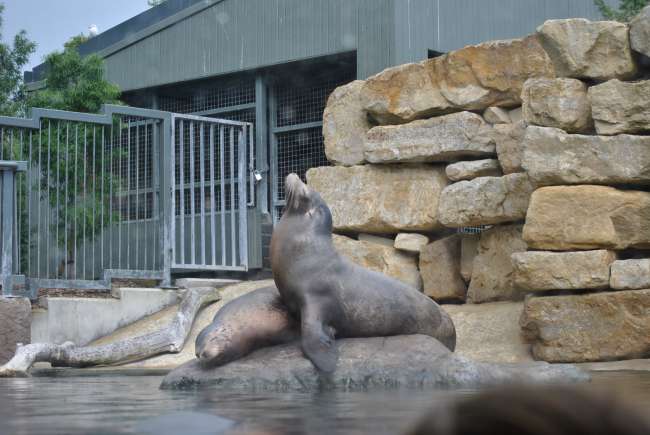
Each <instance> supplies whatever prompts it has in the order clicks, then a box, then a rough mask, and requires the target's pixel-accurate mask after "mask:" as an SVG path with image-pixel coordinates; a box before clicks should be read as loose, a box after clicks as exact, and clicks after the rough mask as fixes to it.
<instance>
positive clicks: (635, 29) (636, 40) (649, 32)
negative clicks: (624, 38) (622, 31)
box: [630, 6, 650, 57]
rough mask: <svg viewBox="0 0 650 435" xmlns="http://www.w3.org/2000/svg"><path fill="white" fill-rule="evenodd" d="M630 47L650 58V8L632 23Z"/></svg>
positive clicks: (647, 7) (646, 8)
mask: <svg viewBox="0 0 650 435" xmlns="http://www.w3.org/2000/svg"><path fill="white" fill-rule="evenodd" d="M630 46H631V47H632V50H634V51H636V52H637V53H641V54H643V55H645V56H649V57H650V6H646V7H645V8H643V10H642V11H641V13H639V15H637V16H636V17H634V18H633V19H632V20H631V21H630Z"/></svg>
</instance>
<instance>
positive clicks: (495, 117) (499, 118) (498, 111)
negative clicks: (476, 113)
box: [483, 107, 512, 124]
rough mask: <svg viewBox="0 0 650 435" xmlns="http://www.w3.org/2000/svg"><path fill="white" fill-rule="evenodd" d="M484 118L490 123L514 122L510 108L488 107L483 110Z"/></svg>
mask: <svg viewBox="0 0 650 435" xmlns="http://www.w3.org/2000/svg"><path fill="white" fill-rule="evenodd" d="M483 119H485V120H486V121H487V122H489V123H490V124H510V123H511V122H512V120H511V119H510V114H509V113H508V110H506V109H502V108H501V107H488V108H487V109H485V111H484V112H483Z"/></svg>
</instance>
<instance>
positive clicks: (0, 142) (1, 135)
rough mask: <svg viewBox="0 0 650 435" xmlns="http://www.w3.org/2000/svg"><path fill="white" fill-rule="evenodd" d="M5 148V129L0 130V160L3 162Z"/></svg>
mask: <svg viewBox="0 0 650 435" xmlns="http://www.w3.org/2000/svg"><path fill="white" fill-rule="evenodd" d="M4 147H5V129H4V127H3V128H0V160H3V158H2V154H3V149H4Z"/></svg>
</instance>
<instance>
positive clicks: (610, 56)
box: [537, 18, 637, 80]
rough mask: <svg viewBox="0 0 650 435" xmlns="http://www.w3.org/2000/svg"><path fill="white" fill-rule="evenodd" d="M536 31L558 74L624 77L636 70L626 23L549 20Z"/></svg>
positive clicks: (629, 75) (564, 75)
mask: <svg viewBox="0 0 650 435" xmlns="http://www.w3.org/2000/svg"><path fill="white" fill-rule="evenodd" d="M537 33H538V35H539V38H540V42H541V43H542V46H543V47H544V49H545V50H546V52H547V53H548V55H549V56H550V57H551V60H552V61H553V64H554V66H555V72H556V74H557V76H558V77H573V78H586V79H594V80H608V79H611V78H620V79H625V78H631V77H633V76H634V75H635V74H636V72H637V68H636V65H635V63H634V60H633V59H632V51H631V50H630V40H629V36H628V26H627V25H626V24H623V23H619V22H616V21H594V22H591V21H589V20H586V19H584V18H570V19H565V20H548V21H546V22H545V23H544V24H542V25H541V26H540V27H538V28H537Z"/></svg>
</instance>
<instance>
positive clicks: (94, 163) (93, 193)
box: [88, 124, 97, 279]
mask: <svg viewBox="0 0 650 435" xmlns="http://www.w3.org/2000/svg"><path fill="white" fill-rule="evenodd" d="M92 159H93V160H92V165H91V166H92V174H91V180H92V182H93V187H92V190H91V191H90V194H91V196H92V199H93V200H92V204H94V203H95V200H96V199H97V126H96V125H94V124H93V156H92ZM96 213H97V210H95V209H94V208H93V210H92V216H93V219H92V225H93V227H92V228H91V229H90V231H91V233H90V237H89V238H88V241H89V242H90V241H91V240H92V241H93V246H91V247H90V250H91V251H92V253H93V261H92V263H91V264H90V274H91V275H90V278H91V279H93V278H94V277H95V273H94V272H95V265H96V264H97V255H96V253H95V252H96V251H97V248H96V246H95V245H94V242H95V235H94V234H93V231H94V230H95V228H94V227H95V225H96V223H95V218H96V216H97V215H96Z"/></svg>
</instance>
